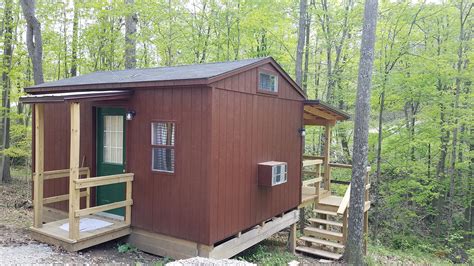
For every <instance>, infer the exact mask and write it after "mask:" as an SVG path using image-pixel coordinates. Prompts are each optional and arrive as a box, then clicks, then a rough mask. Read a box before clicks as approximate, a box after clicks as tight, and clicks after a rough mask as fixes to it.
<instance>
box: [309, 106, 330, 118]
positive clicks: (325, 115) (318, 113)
mask: <svg viewBox="0 0 474 266" xmlns="http://www.w3.org/2000/svg"><path fill="white" fill-rule="evenodd" d="M304 111H305V112H307V113H309V114H312V115H314V116H318V117H322V118H324V119H327V120H336V119H337V117H336V116H334V115H331V114H329V113H326V112H324V111H322V110H320V109H317V108H315V107H309V108H305V109H304Z"/></svg>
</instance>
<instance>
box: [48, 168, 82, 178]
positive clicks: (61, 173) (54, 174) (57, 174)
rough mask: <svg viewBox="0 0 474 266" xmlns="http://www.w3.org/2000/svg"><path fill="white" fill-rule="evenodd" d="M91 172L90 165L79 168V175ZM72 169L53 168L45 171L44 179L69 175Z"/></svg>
mask: <svg viewBox="0 0 474 266" xmlns="http://www.w3.org/2000/svg"><path fill="white" fill-rule="evenodd" d="M88 172H89V168H88V167H81V168H79V175H87V173H88ZM69 174H70V170H69V169H61V170H52V171H45V172H44V173H43V179H44V180H49V179H56V178H63V177H69Z"/></svg>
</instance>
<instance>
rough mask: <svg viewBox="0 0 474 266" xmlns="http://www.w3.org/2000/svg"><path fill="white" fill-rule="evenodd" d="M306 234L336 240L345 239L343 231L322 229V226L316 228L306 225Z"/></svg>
mask: <svg viewBox="0 0 474 266" xmlns="http://www.w3.org/2000/svg"><path fill="white" fill-rule="evenodd" d="M304 234H305V235H310V236H317V237H322V238H326V239H330V240H335V241H342V240H343V234H342V233H338V232H333V231H329V230H325V229H320V228H315V227H306V228H305V229H304Z"/></svg>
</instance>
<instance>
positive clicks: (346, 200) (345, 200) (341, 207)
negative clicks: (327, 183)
mask: <svg viewBox="0 0 474 266" xmlns="http://www.w3.org/2000/svg"><path fill="white" fill-rule="evenodd" d="M350 197H351V184H349V186H348V187H347V189H346V193H345V194H344V197H343V198H342V201H341V204H339V208H338V209H337V214H339V215H342V214H344V212H345V211H346V210H347V206H349V199H350Z"/></svg>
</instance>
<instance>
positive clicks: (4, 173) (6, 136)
mask: <svg viewBox="0 0 474 266" xmlns="http://www.w3.org/2000/svg"><path fill="white" fill-rule="evenodd" d="M3 27H4V32H3V37H4V42H3V60H2V62H3V71H2V89H3V90H2V111H1V114H2V116H1V119H2V132H1V136H2V138H1V141H2V143H1V147H2V150H3V151H5V150H6V149H8V148H10V89H11V81H10V71H11V68H12V55H13V45H12V43H13V0H6V1H5V6H4V19H3ZM0 156H1V157H0V171H1V173H0V181H1V182H8V181H10V180H11V173H10V157H9V156H7V155H6V154H4V153H1V154H0Z"/></svg>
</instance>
